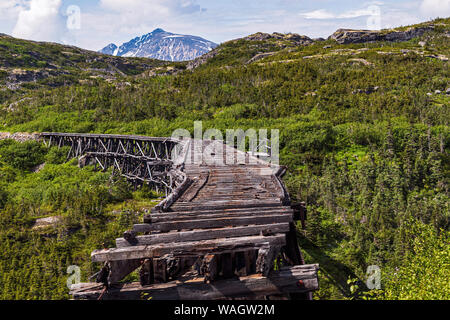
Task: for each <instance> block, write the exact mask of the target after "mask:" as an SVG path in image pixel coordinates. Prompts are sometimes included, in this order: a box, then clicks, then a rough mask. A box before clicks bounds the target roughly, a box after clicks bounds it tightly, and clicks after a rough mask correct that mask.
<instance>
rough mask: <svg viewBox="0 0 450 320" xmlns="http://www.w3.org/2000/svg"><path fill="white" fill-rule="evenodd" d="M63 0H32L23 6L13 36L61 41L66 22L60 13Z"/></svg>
mask: <svg viewBox="0 0 450 320" xmlns="http://www.w3.org/2000/svg"><path fill="white" fill-rule="evenodd" d="M61 2H62V1H61V0H31V1H30V3H29V7H27V8H26V7H24V6H21V11H20V12H19V16H18V19H17V23H16V25H15V27H14V30H13V33H12V34H13V36H14V37H18V38H24V39H32V40H39V41H60V40H61V37H62V35H63V34H64V31H65V30H64V23H63V19H62V16H61V15H60V13H59V9H60V8H61Z"/></svg>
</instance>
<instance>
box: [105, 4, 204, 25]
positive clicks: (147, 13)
mask: <svg viewBox="0 0 450 320" xmlns="http://www.w3.org/2000/svg"><path fill="white" fill-rule="evenodd" d="M100 5H101V6H102V7H103V8H105V9H109V10H112V11H116V12H117V13H121V14H125V15H127V14H130V13H132V14H133V15H134V17H135V18H137V19H142V18H146V19H147V20H148V19H158V20H160V19H163V18H170V17H173V16H176V15H182V14H189V13H194V12H200V6H199V5H198V4H197V2H196V1H195V0H127V1H123V0H100ZM134 22H136V21H134Z"/></svg>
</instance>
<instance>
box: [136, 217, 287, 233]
mask: <svg viewBox="0 0 450 320" xmlns="http://www.w3.org/2000/svg"><path fill="white" fill-rule="evenodd" d="M292 221H293V220H292V216H291V215H286V214H278V215H270V216H250V217H230V218H228V217H226V218H225V217H223V218H218V219H201V220H185V221H169V222H159V223H155V224H146V223H144V224H136V225H134V227H133V231H134V232H137V233H144V232H151V231H162V232H167V231H170V230H182V229H213V228H222V227H228V226H230V227H231V226H243V225H258V224H274V223H286V222H287V223H289V222H292Z"/></svg>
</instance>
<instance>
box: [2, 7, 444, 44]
mask: <svg viewBox="0 0 450 320" xmlns="http://www.w3.org/2000/svg"><path fill="white" fill-rule="evenodd" d="M438 16H440V17H448V16H450V0H384V1H364V0H363V1H349V0H340V1H335V0H315V1H307V0H0V33H6V34H10V35H13V36H16V37H19V38H25V39H31V40H39V41H54V42H60V43H66V44H71V45H76V46H79V47H82V48H86V49H92V50H99V49H101V48H102V47H104V46H106V45H107V44H109V43H111V42H113V43H116V44H121V43H123V42H125V41H128V40H130V39H131V38H133V37H136V36H140V35H142V34H145V33H148V32H151V31H152V30H154V29H156V28H163V29H165V30H167V31H171V32H174V33H181V34H193V35H199V36H202V37H205V38H207V39H208V40H212V41H215V42H217V43H221V42H224V41H227V40H231V39H235V38H239V37H243V36H246V35H248V34H251V33H255V32H258V31H262V32H275V31H277V32H284V33H286V32H295V33H300V34H304V35H307V36H310V37H327V36H329V35H330V34H331V33H333V32H334V31H335V30H336V29H338V28H362V29H378V28H389V27H395V26H401V25H408V24H413V23H417V22H421V21H425V20H429V19H432V18H435V17H438Z"/></svg>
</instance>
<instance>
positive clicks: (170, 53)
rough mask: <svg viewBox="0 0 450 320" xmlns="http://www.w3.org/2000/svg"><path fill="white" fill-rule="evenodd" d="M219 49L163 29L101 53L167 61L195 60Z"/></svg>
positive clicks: (209, 43) (205, 42)
mask: <svg viewBox="0 0 450 320" xmlns="http://www.w3.org/2000/svg"><path fill="white" fill-rule="evenodd" d="M215 47H217V44H215V43H214V42H211V41H208V40H205V39H203V38H200V37H196V36H189V35H181V34H174V33H170V32H166V31H164V30H162V29H156V30H154V31H153V32H151V33H148V34H146V35H143V36H141V37H137V38H134V39H133V40H131V41H129V42H126V43H124V44H122V45H121V46H120V47H117V45H115V44H114V43H111V44H109V45H107V46H106V47H105V48H103V49H102V50H100V52H101V53H104V54H109V55H113V56H121V57H145V58H154V59H159V60H167V61H187V60H193V59H195V58H197V57H199V56H201V55H203V54H205V53H208V52H209V51H211V50H212V49H214V48H215Z"/></svg>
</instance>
